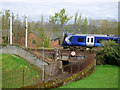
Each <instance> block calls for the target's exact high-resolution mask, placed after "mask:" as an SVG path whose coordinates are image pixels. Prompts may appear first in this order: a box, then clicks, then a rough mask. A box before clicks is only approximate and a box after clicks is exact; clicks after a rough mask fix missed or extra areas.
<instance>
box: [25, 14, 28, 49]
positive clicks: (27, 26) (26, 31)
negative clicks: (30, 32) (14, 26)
mask: <svg viewBox="0 0 120 90" xmlns="http://www.w3.org/2000/svg"><path fill="white" fill-rule="evenodd" d="M25 19H26V27H25V28H26V39H25V47H26V48H27V29H28V22H27V16H26V17H25Z"/></svg>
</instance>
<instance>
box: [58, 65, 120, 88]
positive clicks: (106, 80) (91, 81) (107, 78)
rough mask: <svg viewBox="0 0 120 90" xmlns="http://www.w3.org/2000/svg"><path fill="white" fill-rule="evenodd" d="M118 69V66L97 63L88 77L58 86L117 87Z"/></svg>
mask: <svg viewBox="0 0 120 90" xmlns="http://www.w3.org/2000/svg"><path fill="white" fill-rule="evenodd" d="M118 69H119V70H120V67H118V66H111V65H99V66H97V67H96V70H95V72H94V73H93V74H92V75H90V76H89V77H86V78H84V79H82V80H79V81H75V82H71V83H69V84H67V85H64V86H61V87H60V88H118Z"/></svg>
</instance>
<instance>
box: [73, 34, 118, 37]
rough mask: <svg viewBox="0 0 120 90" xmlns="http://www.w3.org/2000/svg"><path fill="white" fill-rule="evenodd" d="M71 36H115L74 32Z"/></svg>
mask: <svg viewBox="0 0 120 90" xmlns="http://www.w3.org/2000/svg"><path fill="white" fill-rule="evenodd" d="M71 36H97V37H117V36H115V35H103V34H74V35H71Z"/></svg>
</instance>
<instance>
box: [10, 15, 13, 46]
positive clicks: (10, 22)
mask: <svg viewBox="0 0 120 90" xmlns="http://www.w3.org/2000/svg"><path fill="white" fill-rule="evenodd" d="M12 14H13V13H11V15H10V45H12Z"/></svg>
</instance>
